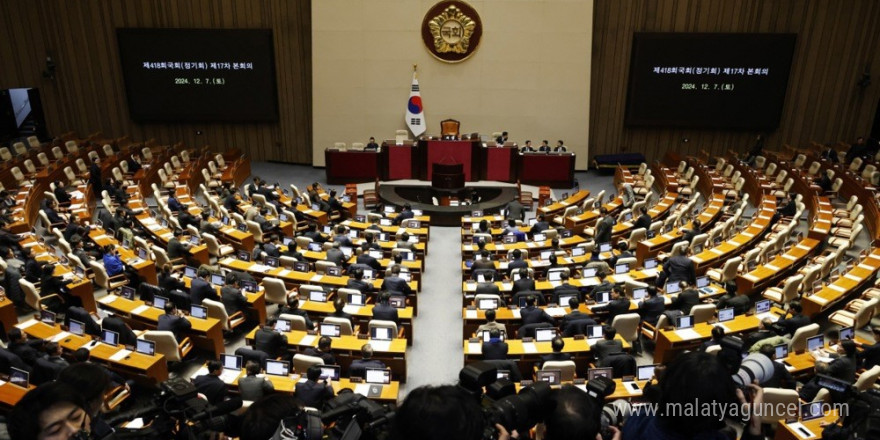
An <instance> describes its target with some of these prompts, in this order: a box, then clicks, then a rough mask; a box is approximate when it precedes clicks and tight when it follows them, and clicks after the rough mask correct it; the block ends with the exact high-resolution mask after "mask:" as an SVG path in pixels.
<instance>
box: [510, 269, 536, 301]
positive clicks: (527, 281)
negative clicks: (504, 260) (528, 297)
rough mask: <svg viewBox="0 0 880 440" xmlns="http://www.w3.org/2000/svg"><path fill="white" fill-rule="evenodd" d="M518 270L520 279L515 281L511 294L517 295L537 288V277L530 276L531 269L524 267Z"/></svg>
mask: <svg viewBox="0 0 880 440" xmlns="http://www.w3.org/2000/svg"><path fill="white" fill-rule="evenodd" d="M518 270H519V279H518V280H516V281H514V282H513V287H512V288H511V289H510V294H511V295H516V294H517V293H519V292H524V291H533V290H535V279H534V278H531V277H529V269H528V268H525V267H523V268H520V269H518Z"/></svg>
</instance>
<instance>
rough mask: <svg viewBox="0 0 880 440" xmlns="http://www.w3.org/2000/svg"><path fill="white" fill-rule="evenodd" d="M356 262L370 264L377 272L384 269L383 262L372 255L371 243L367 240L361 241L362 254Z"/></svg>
mask: <svg viewBox="0 0 880 440" xmlns="http://www.w3.org/2000/svg"><path fill="white" fill-rule="evenodd" d="M355 263H356V264H364V265H367V266H370V268H372V269H373V271H375V272H378V271H380V270H382V264H381V263H379V260H377V259H376V257H374V256H372V255H370V243H368V242H366V241H365V242H363V243H361V254H360V255H358V256H357V259H356V260H355Z"/></svg>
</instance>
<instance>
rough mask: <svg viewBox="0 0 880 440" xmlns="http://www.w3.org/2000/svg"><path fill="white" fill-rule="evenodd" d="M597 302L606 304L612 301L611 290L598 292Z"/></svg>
mask: <svg viewBox="0 0 880 440" xmlns="http://www.w3.org/2000/svg"><path fill="white" fill-rule="evenodd" d="M596 302H597V303H599V304H605V303H609V302H611V292H610V291H607V290H606V291H604V292H599V293H597V294H596Z"/></svg>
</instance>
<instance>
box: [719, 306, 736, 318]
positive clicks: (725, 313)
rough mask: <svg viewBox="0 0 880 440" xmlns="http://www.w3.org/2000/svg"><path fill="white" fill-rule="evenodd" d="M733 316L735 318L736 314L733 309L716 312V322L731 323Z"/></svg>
mask: <svg viewBox="0 0 880 440" xmlns="http://www.w3.org/2000/svg"><path fill="white" fill-rule="evenodd" d="M735 316H736V313H735V310H734V309H733V307H728V308H726V309H721V310H719V311H718V322H727V321H733V318H734V317H735Z"/></svg>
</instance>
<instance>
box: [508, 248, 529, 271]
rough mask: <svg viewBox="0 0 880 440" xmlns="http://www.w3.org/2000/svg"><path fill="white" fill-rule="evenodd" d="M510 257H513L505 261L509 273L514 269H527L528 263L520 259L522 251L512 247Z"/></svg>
mask: <svg viewBox="0 0 880 440" xmlns="http://www.w3.org/2000/svg"><path fill="white" fill-rule="evenodd" d="M511 257H513V260H510V261H509V262H508V263H507V270H508V272H509V273H513V271H514V270H516V269H524V268H525V269H527V268H528V267H529V263H528V262H526V261H525V260H523V259H522V251H520V250H519V249H514V250H513V252H512V254H511Z"/></svg>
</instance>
